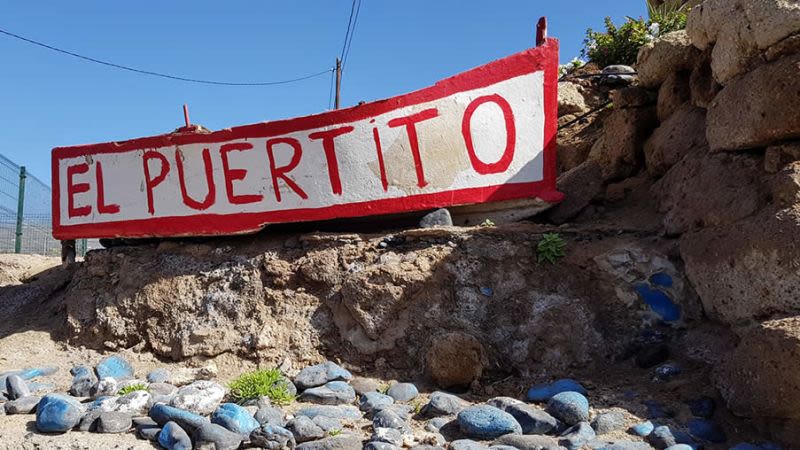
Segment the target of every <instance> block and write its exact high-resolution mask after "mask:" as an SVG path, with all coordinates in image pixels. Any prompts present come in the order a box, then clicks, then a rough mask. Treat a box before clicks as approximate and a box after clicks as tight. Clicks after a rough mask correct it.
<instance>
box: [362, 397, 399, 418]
mask: <svg viewBox="0 0 800 450" xmlns="http://www.w3.org/2000/svg"><path fill="white" fill-rule="evenodd" d="M393 403H394V399H393V398H392V397H389V396H388V395H386V394H381V393H380V392H367V393H365V394H364V395H362V396H361V399H360V400H359V409H360V410H362V411H364V412H366V413H371V412H372V410H374V409H375V408H377V407H379V406H387V405H391V404H393Z"/></svg>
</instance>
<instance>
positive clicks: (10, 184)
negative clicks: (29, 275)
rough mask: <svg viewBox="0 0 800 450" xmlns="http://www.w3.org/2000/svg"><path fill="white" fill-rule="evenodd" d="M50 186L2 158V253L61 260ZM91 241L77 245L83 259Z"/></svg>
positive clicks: (0, 214)
mask: <svg viewBox="0 0 800 450" xmlns="http://www.w3.org/2000/svg"><path fill="white" fill-rule="evenodd" d="M51 202H52V196H51V193H50V186H48V185H47V184H45V183H44V182H43V181H41V180H40V179H38V178H36V177H35V176H33V175H31V174H29V173H27V172H26V170H25V167H24V166H18V165H17V164H15V163H14V162H13V161H11V160H10V159H8V158H6V157H5V156H3V155H0V253H29V254H38V255H45V256H56V257H58V256H61V243H60V242H59V241H57V240H55V239H53V229H52V223H53V222H52V220H53V219H52V215H51V214H52V210H51V206H50V205H51ZM87 246H88V244H87V241H86V240H81V241H78V242H76V247H77V248H76V252H77V254H78V255H79V256H83V255H85V254H86V250H87Z"/></svg>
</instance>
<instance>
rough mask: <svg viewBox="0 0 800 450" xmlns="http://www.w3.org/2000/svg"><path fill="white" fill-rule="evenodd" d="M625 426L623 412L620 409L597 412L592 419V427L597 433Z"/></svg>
mask: <svg viewBox="0 0 800 450" xmlns="http://www.w3.org/2000/svg"><path fill="white" fill-rule="evenodd" d="M624 426H625V414H623V413H622V412H620V411H611V412H607V413H603V414H599V415H598V416H597V417H595V418H594V420H592V428H594V431H596V432H597V434H607V433H611V432H614V431H616V430H619V429H621V428H623V427H624Z"/></svg>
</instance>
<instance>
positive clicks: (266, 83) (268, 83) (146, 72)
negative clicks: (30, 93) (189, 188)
mask: <svg viewBox="0 0 800 450" xmlns="http://www.w3.org/2000/svg"><path fill="white" fill-rule="evenodd" d="M0 33H2V34H5V35H6V36H10V37H13V38H15V39H19V40H21V41H24V42H27V43H29V44H33V45H37V46H39V47H43V48H46V49H48V50H52V51H54V52H58V53H63V54H65V55H69V56H74V57H75V58H79V59H83V60H85V61H89V62H93V63H96V64H102V65H104V66H109V67H114V68H117V69H122V70H127V71H129V72H135V73H139V74H144V75H151V76H154V77H161V78H168V79H171V80H177V81H185V82H189V83H200V84H213V85H218V86H274V85H278V84H287V83H294V82H297V81H303V80H308V79H309V78H314V77H318V76H320V75H324V74H326V73H328V72H332V71H333V70H334V69H326V70H323V71H321V72H317V73H312V74H310V75H306V76H302V77H298V78H292V79H290V80H281V81H260V82H245V83H238V82H228V81H215V80H202V79H197V78H186V77H180V76H176V75H169V74H165V73H160V72H153V71H149V70H142V69H136V68H134V67H129V66H123V65H121V64H115V63H112V62H108V61H103V60H100V59H95V58H91V57H88V56H83V55H79V54H77V53H73V52H70V51H68V50H64V49H61V48H58V47H53V46H52V45H47V44H45V43H42V42H38V41H34V40H33V39H28V38H26V37H23V36H20V35H18V34H14V33H11V32H9V31H5V30H3V29H0Z"/></svg>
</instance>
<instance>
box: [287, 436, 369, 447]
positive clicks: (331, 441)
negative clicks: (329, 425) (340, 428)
mask: <svg viewBox="0 0 800 450" xmlns="http://www.w3.org/2000/svg"><path fill="white" fill-rule="evenodd" d="M358 448H361V439H359V438H358V436H355V435H352V434H340V435H338V436H331V437H327V438H325V439H320V440H318V441H311V442H304V443H302V444H297V447H296V449H297V450H353V449H358Z"/></svg>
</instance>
